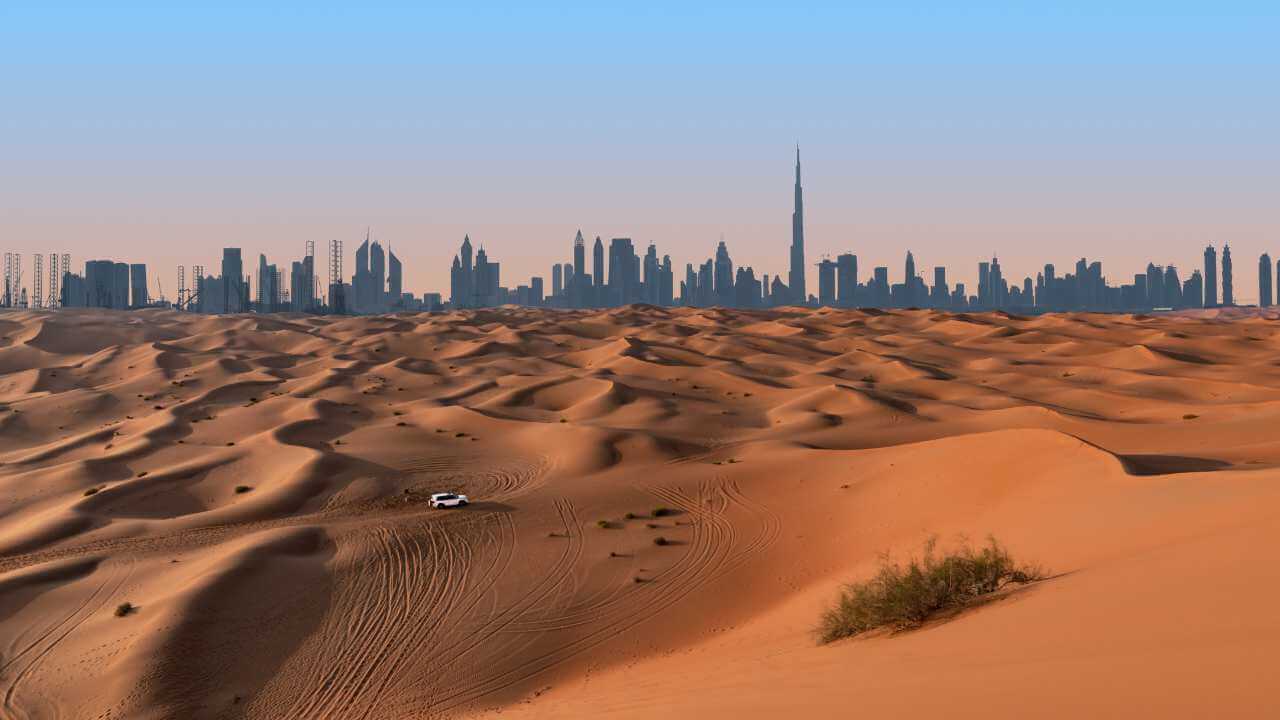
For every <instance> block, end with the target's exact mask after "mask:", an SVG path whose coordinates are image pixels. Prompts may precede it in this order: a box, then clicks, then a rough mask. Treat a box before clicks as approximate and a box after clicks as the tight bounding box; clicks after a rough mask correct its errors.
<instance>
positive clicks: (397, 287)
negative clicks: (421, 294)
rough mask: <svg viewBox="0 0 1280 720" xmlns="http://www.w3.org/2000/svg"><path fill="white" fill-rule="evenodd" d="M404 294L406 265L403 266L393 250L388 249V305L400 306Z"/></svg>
mask: <svg viewBox="0 0 1280 720" xmlns="http://www.w3.org/2000/svg"><path fill="white" fill-rule="evenodd" d="M403 294H404V265H403V264H401V262H400V258H398V257H396V254H395V253H393V252H391V248H389V247H388V248H387V299H388V301H389V302H388V303H387V304H388V305H392V306H399V305H401V304H402V302H403V300H402V298H401V296H402V295H403Z"/></svg>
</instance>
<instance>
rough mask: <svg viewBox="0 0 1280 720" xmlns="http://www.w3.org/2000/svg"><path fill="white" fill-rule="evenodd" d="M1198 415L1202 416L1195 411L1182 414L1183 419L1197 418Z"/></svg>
mask: <svg viewBox="0 0 1280 720" xmlns="http://www.w3.org/2000/svg"><path fill="white" fill-rule="evenodd" d="M1198 417H1200V416H1199V415H1196V414H1195V413H1187V414H1186V415H1183V416H1182V419H1183V420H1195V419H1196V418H1198Z"/></svg>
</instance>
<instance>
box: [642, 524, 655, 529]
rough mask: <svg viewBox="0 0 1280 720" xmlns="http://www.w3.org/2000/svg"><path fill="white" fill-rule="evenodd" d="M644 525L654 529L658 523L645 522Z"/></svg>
mask: <svg viewBox="0 0 1280 720" xmlns="http://www.w3.org/2000/svg"><path fill="white" fill-rule="evenodd" d="M644 526H645V527H647V528H649V529H650V530H656V529H657V528H658V523H645V524H644Z"/></svg>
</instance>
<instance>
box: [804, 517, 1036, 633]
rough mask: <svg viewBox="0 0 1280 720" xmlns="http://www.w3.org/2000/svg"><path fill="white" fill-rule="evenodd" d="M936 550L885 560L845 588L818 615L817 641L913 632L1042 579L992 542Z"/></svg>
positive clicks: (929, 546) (928, 546)
mask: <svg viewBox="0 0 1280 720" xmlns="http://www.w3.org/2000/svg"><path fill="white" fill-rule="evenodd" d="M936 547H937V542H936V540H930V541H929V542H927V543H925V546H924V553H923V555H922V556H921V557H918V558H917V557H912V558H910V559H909V560H908V561H907V562H906V564H899V563H896V562H893V561H891V560H890V559H889V557H888V556H887V555H886V556H885V557H883V558H881V561H880V569H879V570H878V571H877V572H876V574H875V576H874V577H872V578H871V579H870V580H866V581H863V582H857V583H851V584H849V585H846V586H845V588H844V591H843V592H842V593H841V595H840V599H839V601H838V602H837V603H836V606H835V607H833V608H831V609H830V610H828V611H827V612H826V613H825V614H824V615H823V616H822V622H821V624H820V626H819V628H818V631H817V632H818V640H819V642H823V643H828V642H832V641H834V640H839V639H841V638H846V637H852V636H854V635H858V634H860V633H863V632H866V631H868V630H874V629H876V628H882V627H887V628H891V629H893V630H906V629H910V628H915V627H919V626H920V625H923V624H924V623H925V622H926V621H927V620H929V619H930V618H932V617H935V616H936V615H938V614H939V613H942V612H945V611H947V610H957V609H960V608H963V607H965V606H966V605H969V604H972V603H973V602H975V601H976V600H977V599H978V598H981V597H983V596H984V595H990V594H991V593H994V592H997V591H999V590H1001V589H1003V588H1005V587H1007V586H1008V585H1010V584H1024V583H1029V582H1033V581H1035V580H1040V579H1042V578H1043V577H1044V573H1043V572H1042V571H1041V570H1040V569H1039V568H1036V567H1033V566H1030V565H1019V564H1017V563H1015V562H1014V560H1013V558H1012V557H1010V555H1009V553H1008V551H1006V550H1005V549H1004V547H1002V546H1001V545H1000V544H999V543H998V542H996V540H995V538H990V539H988V541H987V544H986V545H985V546H983V547H982V548H981V549H977V550H975V549H974V548H973V547H971V546H969V545H964V546H962V547H960V548H958V549H956V550H955V551H953V552H950V553H947V554H946V555H942V556H939V555H938V554H937V552H936Z"/></svg>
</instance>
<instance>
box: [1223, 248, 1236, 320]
mask: <svg viewBox="0 0 1280 720" xmlns="http://www.w3.org/2000/svg"><path fill="white" fill-rule="evenodd" d="M1222 304H1223V305H1225V306H1227V307H1231V306H1233V305H1235V304H1236V294H1235V292H1234V291H1233V290H1232V285H1231V245H1230V244H1227V245H1223V246H1222Z"/></svg>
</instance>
